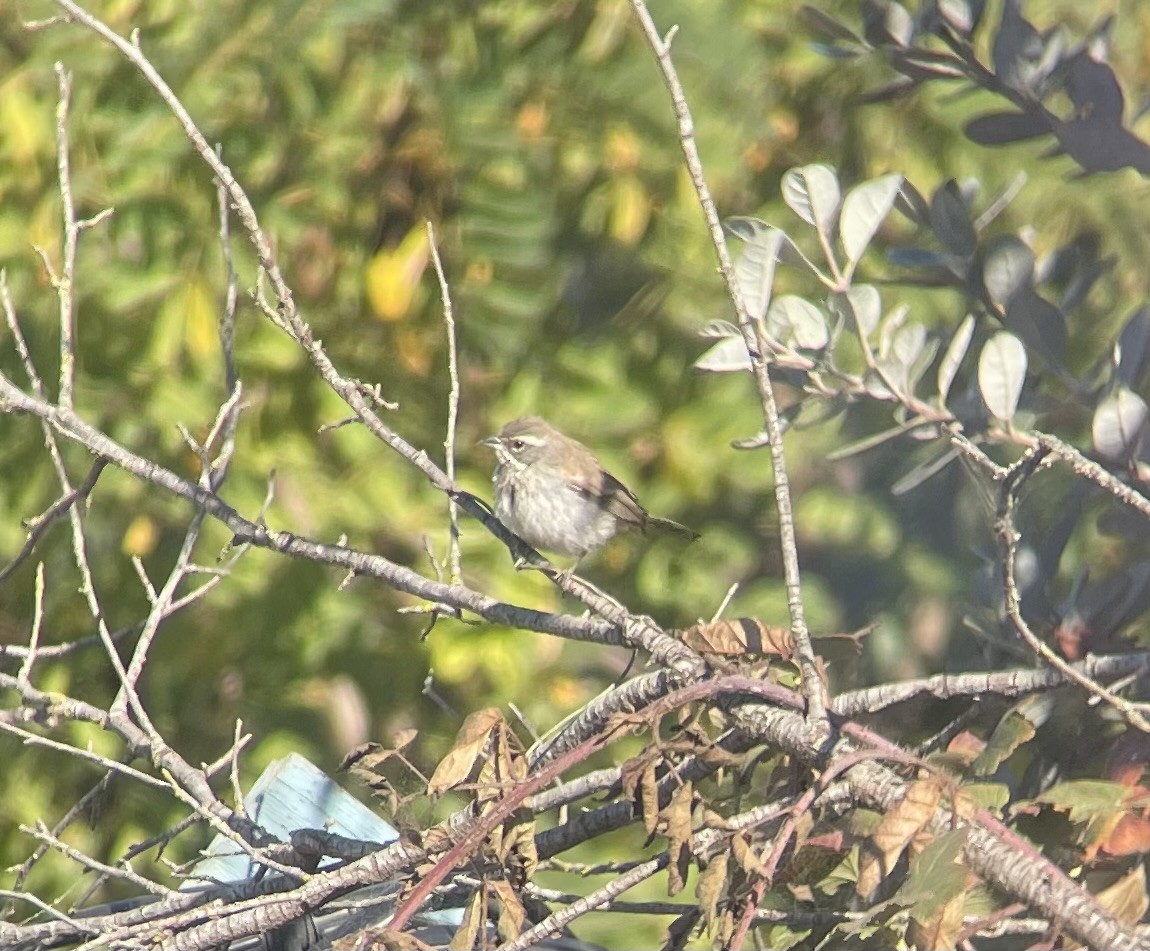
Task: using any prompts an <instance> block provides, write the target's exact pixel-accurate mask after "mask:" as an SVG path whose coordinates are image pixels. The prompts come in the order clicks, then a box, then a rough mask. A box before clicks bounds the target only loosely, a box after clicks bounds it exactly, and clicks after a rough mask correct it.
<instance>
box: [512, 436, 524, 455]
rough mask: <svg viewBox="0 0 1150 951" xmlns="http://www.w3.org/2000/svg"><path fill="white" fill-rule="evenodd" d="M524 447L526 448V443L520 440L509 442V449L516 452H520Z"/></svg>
mask: <svg viewBox="0 0 1150 951" xmlns="http://www.w3.org/2000/svg"><path fill="white" fill-rule="evenodd" d="M526 446H527V443H525V442H524V441H523V440H522V439H512V440H511V448H512V449H514V450H515V451H516V452H522V451H523V449H524V448H526Z"/></svg>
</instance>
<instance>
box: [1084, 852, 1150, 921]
mask: <svg viewBox="0 0 1150 951" xmlns="http://www.w3.org/2000/svg"><path fill="white" fill-rule="evenodd" d="M1094 898H1095V899H1096V900H1097V902H1098V904H1100V905H1101V906H1102V907H1103V908H1105V909H1106V910H1107V911H1111V912H1113V913H1114V917H1115V918H1117V919H1118V920H1119V921H1123V922H1125V923H1126V924H1128V925H1136V924H1138V922H1140V921H1141V920H1142V916H1143V915H1145V914H1146V909H1147V908H1150V899H1148V898H1147V896H1146V866H1145V865H1143V864H1142V863H1141V862H1139V863H1138V864H1137V865H1136V866H1134V869H1133V870H1132V871H1131V872H1130V873H1129V874H1127V875H1123V876H1122V878H1120V879H1118V881H1116V882H1115V883H1114V884H1113V885H1111V886H1110V887H1109V888H1104V889H1103V890H1102V891H1100V892H1099V893H1098V894H1097V895H1095V896H1094Z"/></svg>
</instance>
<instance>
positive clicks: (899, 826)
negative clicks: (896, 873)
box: [855, 779, 942, 898]
mask: <svg viewBox="0 0 1150 951" xmlns="http://www.w3.org/2000/svg"><path fill="white" fill-rule="evenodd" d="M940 799H942V787H941V786H940V785H939V783H938V781H937V780H934V779H920V780H916V781H915V782H913V783H911V784H910V786H908V787H907V790H906V795H905V796H904V797H903V799H902V802H900V803H899V804H898V805H897V806H895V807H894V808H893V809H891V810H890V812H888V813H887V814H886V815H885V816H883V817H882V820H881V821H880V822H879V824H878V828H877V829H876V830H875V831H874V835H872V836H871V837H870V840H869V841H868V842H867V843H864V845H863V849H862V853H861V855H860V858H859V878H858V883H857V884H856V886H855V890H856V892H857V893H858V895H860V896H861V897H863V898H865V897H866V896H868V895H870V894H871V893H872V892H874V890H875V889H876V888H878V886H879V884H880V883H881V882H882V880H883V879H885V878H886V877H887V875H889V874H890V873H891V870H892V869H893V868H894V866H895V864H896V863H897V862H898V860H899V856H901V855H902V853H903V851H904V850H905V849H906V847H907V845H908V844H909V843H910V842H911V840H912V839H913V838H914V837H915V836H916V835H917V834H918V832H919V830H920V829H922V827H923V826H924V825H926V823H928V822H929V821H930V820H931V818H932V817H933V816H934V812H935V809H936V808H937V807H938V803H939V800H940Z"/></svg>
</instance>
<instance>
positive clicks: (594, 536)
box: [482, 416, 699, 564]
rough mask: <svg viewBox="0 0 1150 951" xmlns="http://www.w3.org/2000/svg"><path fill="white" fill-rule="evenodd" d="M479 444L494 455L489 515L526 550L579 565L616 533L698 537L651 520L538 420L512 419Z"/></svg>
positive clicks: (579, 450)
mask: <svg viewBox="0 0 1150 951" xmlns="http://www.w3.org/2000/svg"><path fill="white" fill-rule="evenodd" d="M482 444H483V445H485V446H488V447H489V448H491V449H494V450H495V456H496V465H495V471H494V473H493V475H492V479H491V481H492V484H493V485H494V487H495V514H496V516H497V517H498V519H499V520H500V521H501V522H502V523H503V524H504V525H505V526H506V527H507V528H509V529H510V530H511V531H512V532H514V533H515V534H516V535H518V536H519V537H520V538H521V539H523V541H525V542H527V544H529V545H530V546H531V547H532V548H536V549H538V550H540V551H544V552H551V553H554V554H559V555H565V556H568V557H574V558H576V559H577V561H576V564H578V561H579V560H581V559H582V558H583V557H584V556H586V555H588V554H590V553H591V552H593V551H595V550H596V549H598V548H601V547H602V546H603V545H605V544H606V543H607V542H608V541H610V540H611V539H612V538H614V537H615V535H616V534H618V532H619V531H620V530H622V529H633V530H638V531H640V532H642V533H644V534H646V533H648V532H659V533H664V532H665V533H668V534H672V535H676V536H678V537H680V538H683V539H686V540H688V541H693V540H695V539H696V538H698V537H699V533H698V532H696V531H694V530H692V529H690V528H688V527H687V526H686V525H681V524H680V523H679V522H676V521H673V520H672V519H669V518H660V517H659V516H656V515H651V514H650V513H649V512H648V511H647V510H646V509H645V508H643V506H642V505H641V504H640V503H639V500H638V499H637V498H636V497H635V493H634V492H632V491H631V490H630V489H629V488H627V486H625V485H624V484H623V483H622V482H620V481H619V480H618V479H616V478H615V476H613V475H612V474H611V473H610V472H608V471H607V470H606V469H605V468H604V467H603V465H602V464H601V463H600V462H599V460H598V458H597V457H596V456H595V454H594V453H593V452H592V451H591V450H590V449H588V448H587V447H586V446H584V445H583V444H582V443H581V442H579V441H578V440H575V439H572V438H571V437H570V436H566V435H564V434H563V433H561V432H560V431H559V430H558V429H556V428H555V427H554V426H552V425H551V424H550V423H548V422H547V421H546V420H544V419H542V418H541V417H539V416H524V417H521V418H519V419H515V420H512V421H511V422H509V423H508V424H507V425H506V426H504V427H503V429H502V430H500V432H499V433H498V434H497V435H494V436H490V437H488V438H487V439H484V440H483V441H482Z"/></svg>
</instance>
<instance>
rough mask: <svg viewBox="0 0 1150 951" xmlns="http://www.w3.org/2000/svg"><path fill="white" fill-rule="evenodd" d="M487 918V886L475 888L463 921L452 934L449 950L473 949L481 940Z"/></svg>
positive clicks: (462, 950)
mask: <svg viewBox="0 0 1150 951" xmlns="http://www.w3.org/2000/svg"><path fill="white" fill-rule="evenodd" d="M486 920H487V890H486V887H485V886H480V887H479V888H477V889H475V891H474V892H473V893H472V895H471V900H470V901H469V902H468V903H467V911H465V912H464V913H463V921H461V922H460V923H459V927H458V928H457V929H455V934H454V935H452V936H451V944H449V945H448V946H447V948H448V951H471V949H472V948H474V947H475V945H476V942H477V941H478V940H479V929H480V928H481V927H482V926H483V924H484V922H486Z"/></svg>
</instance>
